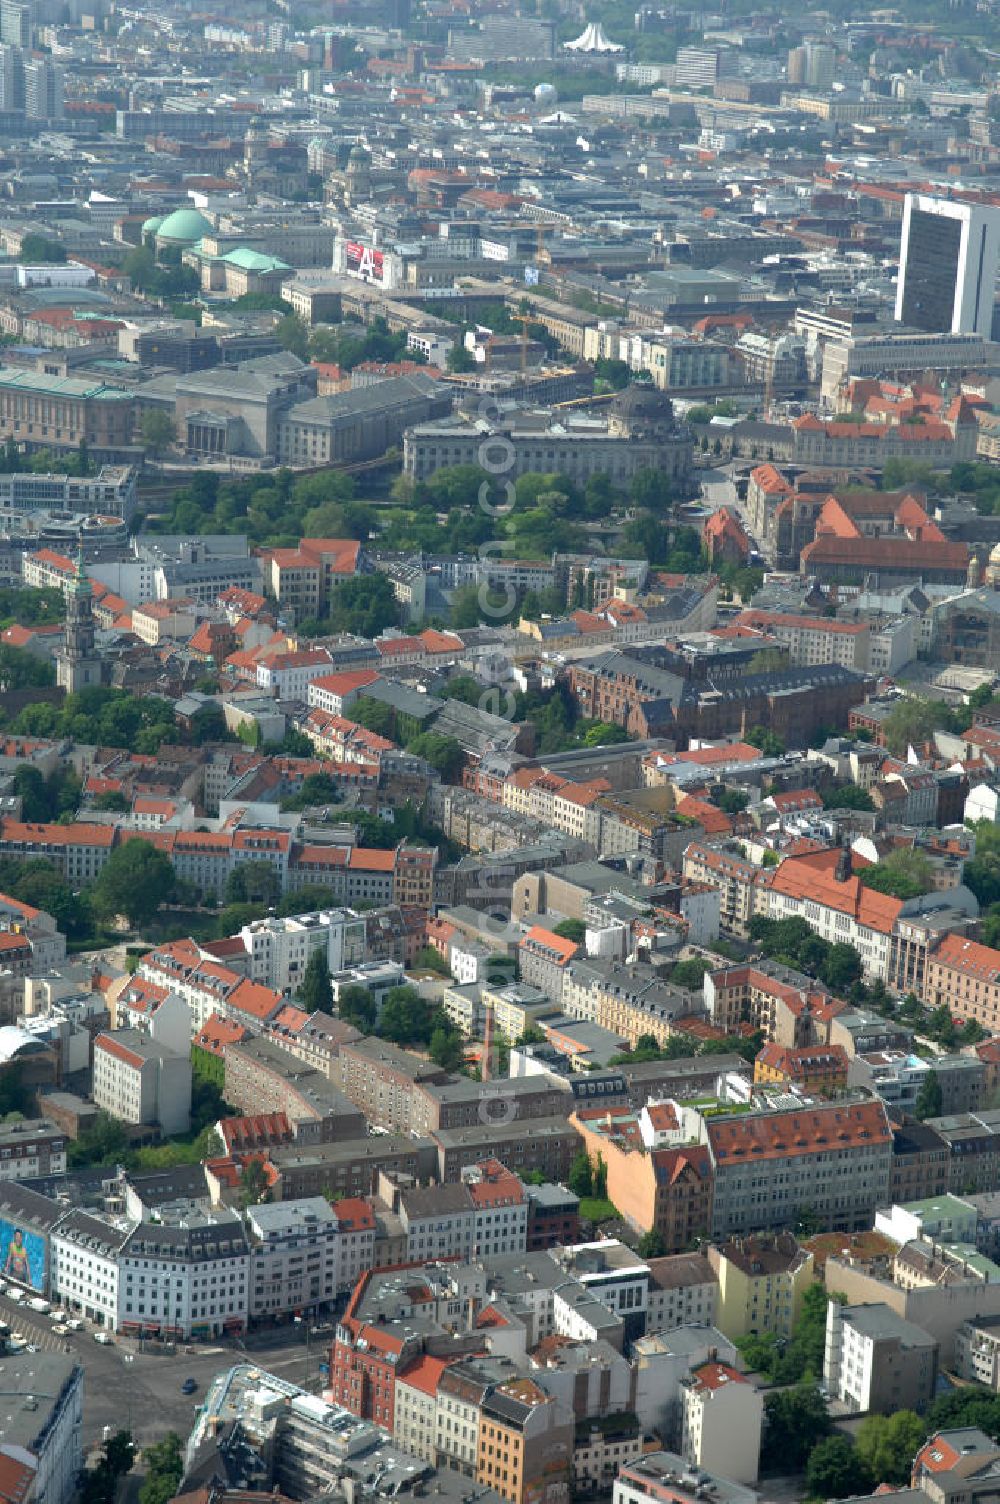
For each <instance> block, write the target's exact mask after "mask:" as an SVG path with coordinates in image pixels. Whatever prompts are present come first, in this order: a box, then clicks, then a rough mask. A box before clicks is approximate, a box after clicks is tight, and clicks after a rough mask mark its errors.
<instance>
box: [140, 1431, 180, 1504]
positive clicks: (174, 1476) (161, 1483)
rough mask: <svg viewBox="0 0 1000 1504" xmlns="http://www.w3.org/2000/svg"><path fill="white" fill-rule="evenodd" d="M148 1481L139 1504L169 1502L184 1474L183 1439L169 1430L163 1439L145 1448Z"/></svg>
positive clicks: (142, 1490) (141, 1489)
mask: <svg viewBox="0 0 1000 1504" xmlns="http://www.w3.org/2000/svg"><path fill="white" fill-rule="evenodd" d="M144 1458H145V1463H146V1481H145V1483H143V1485H142V1487H141V1488H140V1490H139V1504H169V1501H170V1500H171V1499H173V1497H174V1496H175V1494H176V1493H177V1489H178V1485H179V1484H180V1481H181V1478H182V1477H183V1476H184V1457H183V1453H182V1451H181V1439H180V1437H179V1436H178V1435H177V1433H176V1431H168V1432H167V1435H166V1436H165V1437H164V1438H163V1440H162V1441H156V1442H153V1444H152V1445H151V1446H148V1447H146V1448H145V1451H144Z"/></svg>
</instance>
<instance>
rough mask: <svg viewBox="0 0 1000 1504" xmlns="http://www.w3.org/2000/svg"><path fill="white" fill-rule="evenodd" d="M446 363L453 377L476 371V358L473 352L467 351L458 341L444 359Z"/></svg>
mask: <svg viewBox="0 0 1000 1504" xmlns="http://www.w3.org/2000/svg"><path fill="white" fill-rule="evenodd" d="M444 363H445V365H446V366H447V367H448V369H449V371H451V373H452V375H459V374H460V373H464V372H468V371H474V370H475V369H476V361H475V357H474V355H473V354H472V351H471V350H467V349H466V348H465V345H464V344H461V343H459V342H458V341H456V342H455V344H453V345H452V347H451V349H450V350H449V351H448V354H447V355H446V356H445V358H444Z"/></svg>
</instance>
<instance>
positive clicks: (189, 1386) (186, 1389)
mask: <svg viewBox="0 0 1000 1504" xmlns="http://www.w3.org/2000/svg"><path fill="white" fill-rule="evenodd" d="M197 1388H198V1381H197V1379H185V1380H184V1382H183V1384H182V1385H181V1394H194V1392H195V1390H196V1389H197Z"/></svg>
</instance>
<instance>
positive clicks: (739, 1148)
mask: <svg viewBox="0 0 1000 1504" xmlns="http://www.w3.org/2000/svg"><path fill="white" fill-rule="evenodd" d="M705 1131H706V1133H707V1134H708V1141H709V1144H710V1145H711V1149H712V1157H713V1159H714V1160H715V1163H716V1165H717V1166H725V1165H734V1164H738V1165H752V1164H753V1163H754V1162H755V1161H756V1160H765V1159H785V1158H789V1159H790V1158H795V1157H797V1156H800V1155H805V1154H820V1153H826V1154H833V1153H839V1152H840V1151H842V1150H845V1149H860V1148H874V1147H875V1146H876V1145H878V1144H885V1143H889V1142H890V1140H891V1137H892V1132H891V1129H890V1127H889V1120H888V1118H887V1117H886V1111H885V1105H884V1104H883V1103H882V1102H880V1101H879V1102H859V1103H852V1104H850V1105H844V1106H841V1105H840V1104H838V1103H831V1104H830V1105H829V1106H824V1107H818V1106H817V1107H811V1108H808V1109H804V1110H803V1111H801V1112H775V1113H761V1114H748V1115H747V1116H746V1117H739V1118H714V1119H711V1120H710V1121H709V1122H708V1123H706V1125H705Z"/></svg>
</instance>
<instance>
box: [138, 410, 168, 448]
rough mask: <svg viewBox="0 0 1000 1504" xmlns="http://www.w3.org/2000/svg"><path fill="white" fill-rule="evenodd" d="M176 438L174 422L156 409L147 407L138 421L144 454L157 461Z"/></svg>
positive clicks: (166, 414)
mask: <svg viewBox="0 0 1000 1504" xmlns="http://www.w3.org/2000/svg"><path fill="white" fill-rule="evenodd" d="M176 437H177V430H176V428H175V427H174V420H173V418H172V417H171V416H170V414H169V413H166V412H163V411H162V410H161V409H160V408H158V407H148V408H146V410H145V412H144V413H143V415H142V417H141V418H140V420H139V439H140V441H141V443H142V446H143V448H144V449H145V451H146V453H147V454H148V455H149V456H150V458H151V459H153V460H158V459H159V458H160V456H161V455H162V454H165V453H166V451H167V450H168V449H169V448H170V446H171V444H172V443H173V442H174V439H175V438H176Z"/></svg>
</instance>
